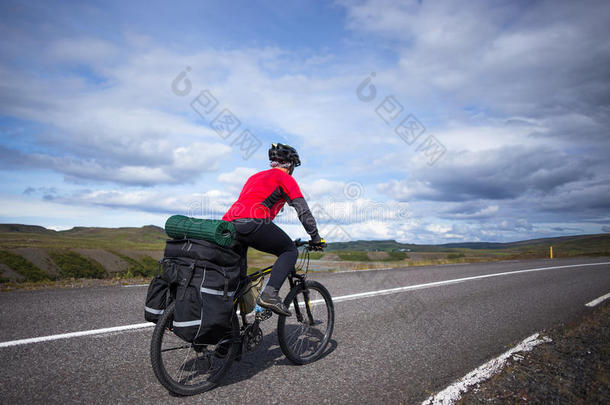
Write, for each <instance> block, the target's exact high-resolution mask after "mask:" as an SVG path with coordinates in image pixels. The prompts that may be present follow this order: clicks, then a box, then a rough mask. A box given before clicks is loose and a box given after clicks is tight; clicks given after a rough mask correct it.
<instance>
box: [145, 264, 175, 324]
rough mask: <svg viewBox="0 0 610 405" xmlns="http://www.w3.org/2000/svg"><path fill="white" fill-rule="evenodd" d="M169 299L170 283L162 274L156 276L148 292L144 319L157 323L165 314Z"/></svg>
mask: <svg viewBox="0 0 610 405" xmlns="http://www.w3.org/2000/svg"><path fill="white" fill-rule="evenodd" d="M169 299H170V298H169V283H168V282H167V281H166V280H165V279H163V277H162V276H159V275H157V276H155V278H153V279H152V281H151V282H150V285H149V286H148V292H147V293H146V304H145V305H144V319H146V321H148V322H154V323H157V321H158V320H159V319H160V318H161V316H162V315H163V312H164V311H165V308H166V307H167V304H168V301H169Z"/></svg>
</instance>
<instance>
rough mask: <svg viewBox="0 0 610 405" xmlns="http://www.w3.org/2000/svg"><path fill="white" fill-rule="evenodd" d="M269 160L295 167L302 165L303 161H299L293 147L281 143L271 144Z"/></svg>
mask: <svg viewBox="0 0 610 405" xmlns="http://www.w3.org/2000/svg"><path fill="white" fill-rule="evenodd" d="M269 160H271V161H276V162H287V163H290V164H292V166H293V167H297V166H300V165H301V159H299V154H298V153H297V150H296V149H295V148H293V147H292V146H288V145H284V144H281V143H273V144H271V149H269Z"/></svg>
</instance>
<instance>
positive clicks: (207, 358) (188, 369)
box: [150, 303, 239, 395]
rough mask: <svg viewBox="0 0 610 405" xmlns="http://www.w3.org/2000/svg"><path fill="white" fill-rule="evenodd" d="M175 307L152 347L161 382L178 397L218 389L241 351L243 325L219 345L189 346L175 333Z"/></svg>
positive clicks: (158, 329) (156, 332) (234, 320)
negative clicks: (240, 333) (240, 339)
mask: <svg viewBox="0 0 610 405" xmlns="http://www.w3.org/2000/svg"><path fill="white" fill-rule="evenodd" d="M174 307H175V303H172V304H170V305H169V307H168V308H167V309H166V310H165V312H164V314H163V316H162V317H161V319H159V321H158V322H157V326H156V327H155V330H154V331H153V335H152V340H151V344H150V359H151V363H152V368H153V371H154V372H155V376H157V379H158V380H159V382H160V383H161V384H162V385H163V386H164V387H165V388H167V390H168V391H170V392H173V393H174V394H178V395H195V394H200V393H202V392H205V391H208V390H210V389H212V388H214V387H215V386H216V384H218V382H219V381H220V380H221V379H222V377H223V376H224V375H225V374H226V373H227V371H228V370H229V368H230V367H231V363H232V362H233V360H234V358H235V356H236V354H237V352H238V350H239V323H238V321H237V317H236V316H235V314H233V316H232V322H231V324H232V328H231V330H230V331H229V332H227V334H226V335H225V336H223V337H222V338H221V339H220V340H219V341H218V342H216V344H197V343H187V342H185V341H184V340H182V339H181V338H179V337H178V336H176V335H175V334H174V333H173V332H172V323H173V321H174Z"/></svg>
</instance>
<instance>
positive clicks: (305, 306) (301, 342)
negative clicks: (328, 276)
mask: <svg viewBox="0 0 610 405" xmlns="http://www.w3.org/2000/svg"><path fill="white" fill-rule="evenodd" d="M284 304H285V305H286V306H287V307H288V308H289V309H290V312H292V316H289V317H287V316H280V317H279V319H278V322H277V334H278V340H279V343H280V348H281V349H282V352H283V353H284V355H285V356H286V357H287V358H288V359H290V361H292V362H293V363H296V364H307V363H311V362H312V361H315V360H317V359H319V358H320V356H322V354H324V350H325V349H326V347H327V345H328V342H329V341H330V338H331V336H332V334H333V327H334V325H335V309H334V306H333V300H332V298H331V296H330V293H329V292H328V290H327V289H326V288H325V287H324V286H323V285H322V284H320V283H318V282H316V281H306V282H305V283H299V284H297V285H296V286H295V287H294V288H293V289H292V290H290V292H289V293H288V295H287V296H286V299H285V300H284Z"/></svg>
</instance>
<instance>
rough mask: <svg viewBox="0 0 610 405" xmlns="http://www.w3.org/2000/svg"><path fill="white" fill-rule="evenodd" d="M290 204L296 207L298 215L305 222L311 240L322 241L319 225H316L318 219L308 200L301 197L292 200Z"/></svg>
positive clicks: (304, 226)
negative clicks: (312, 212) (310, 208)
mask: <svg viewBox="0 0 610 405" xmlns="http://www.w3.org/2000/svg"><path fill="white" fill-rule="evenodd" d="M290 205H292V206H293V207H294V209H295V210H296V211H297V215H298V217H299V221H301V223H302V224H303V228H305V230H306V231H307V233H308V234H309V236H310V237H311V240H313V241H314V242H318V241H320V234H319V233H318V227H317V225H316V220H315V219H314V217H313V215H312V214H311V211H310V210H309V206H308V205H307V201H305V199H304V198H302V197H299V198H295V199H294V200H292V201H290Z"/></svg>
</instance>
